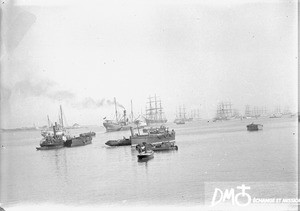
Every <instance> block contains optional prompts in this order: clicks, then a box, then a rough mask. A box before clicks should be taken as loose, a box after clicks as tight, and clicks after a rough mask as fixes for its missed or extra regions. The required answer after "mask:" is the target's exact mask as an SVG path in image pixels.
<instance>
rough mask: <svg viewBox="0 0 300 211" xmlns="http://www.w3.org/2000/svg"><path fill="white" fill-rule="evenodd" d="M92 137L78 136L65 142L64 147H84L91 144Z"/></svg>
mask: <svg viewBox="0 0 300 211" xmlns="http://www.w3.org/2000/svg"><path fill="white" fill-rule="evenodd" d="M92 139H93V138H92V135H88V133H86V134H80V136H79V137H75V138H70V139H68V140H66V142H65V144H64V145H65V147H78V146H85V145H88V144H91V143H92Z"/></svg>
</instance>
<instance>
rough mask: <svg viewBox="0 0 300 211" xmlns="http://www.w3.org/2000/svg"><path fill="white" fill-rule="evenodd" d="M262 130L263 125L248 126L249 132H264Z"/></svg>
mask: <svg viewBox="0 0 300 211" xmlns="http://www.w3.org/2000/svg"><path fill="white" fill-rule="evenodd" d="M262 129H263V125H260V124H250V125H247V130H248V131H257V130H262Z"/></svg>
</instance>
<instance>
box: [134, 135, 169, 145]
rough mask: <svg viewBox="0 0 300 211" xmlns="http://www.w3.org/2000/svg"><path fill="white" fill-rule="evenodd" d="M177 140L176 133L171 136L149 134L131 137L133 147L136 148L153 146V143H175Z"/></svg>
mask: <svg viewBox="0 0 300 211" xmlns="http://www.w3.org/2000/svg"><path fill="white" fill-rule="evenodd" d="M173 140H175V133H173V134H172V133H169V134H147V135H136V136H131V146H136V145H138V144H143V143H144V142H145V143H146V144H152V143H160V142H165V141H173Z"/></svg>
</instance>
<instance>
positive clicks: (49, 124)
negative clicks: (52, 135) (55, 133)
mask: <svg viewBox="0 0 300 211" xmlns="http://www.w3.org/2000/svg"><path fill="white" fill-rule="evenodd" d="M47 120H48V127H50V126H51V123H50V119H49V115H47Z"/></svg>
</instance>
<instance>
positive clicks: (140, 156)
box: [137, 150, 154, 160]
mask: <svg viewBox="0 0 300 211" xmlns="http://www.w3.org/2000/svg"><path fill="white" fill-rule="evenodd" d="M137 157H138V159H139V160H150V159H152V158H153V157H154V152H153V151H152V150H150V151H147V152H141V153H140V154H138V155H137Z"/></svg>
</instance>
